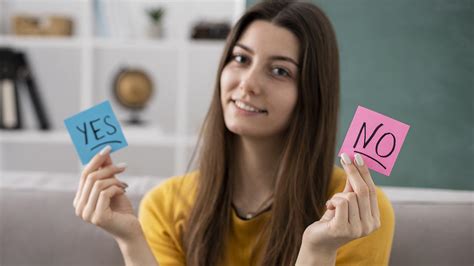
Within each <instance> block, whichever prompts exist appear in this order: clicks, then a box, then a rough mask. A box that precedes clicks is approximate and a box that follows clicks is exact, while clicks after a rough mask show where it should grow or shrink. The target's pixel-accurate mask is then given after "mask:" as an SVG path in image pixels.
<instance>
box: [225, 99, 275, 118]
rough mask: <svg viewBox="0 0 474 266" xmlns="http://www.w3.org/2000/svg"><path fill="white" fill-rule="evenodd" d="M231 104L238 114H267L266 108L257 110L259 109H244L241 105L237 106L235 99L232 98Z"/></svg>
mask: <svg viewBox="0 0 474 266" xmlns="http://www.w3.org/2000/svg"><path fill="white" fill-rule="evenodd" d="M232 106H233V107H234V108H235V111H236V112H237V113H238V114H242V115H263V114H268V112H267V111H266V110H259V111H251V110H246V109H243V108H241V107H239V106H238V105H237V103H236V101H235V100H232Z"/></svg>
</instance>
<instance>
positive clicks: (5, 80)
mask: <svg viewBox="0 0 474 266" xmlns="http://www.w3.org/2000/svg"><path fill="white" fill-rule="evenodd" d="M0 84H1V85H0V128H1V129H20V128H22V127H23V125H22V123H21V121H22V119H21V111H20V93H19V90H20V89H21V87H22V86H24V87H26V89H27V91H28V93H29V95H30V98H31V101H32V104H33V108H34V111H35V112H36V116H37V119H38V122H39V128H40V129H42V130H47V129H49V128H50V123H49V120H48V117H47V115H46V112H45V109H44V106H43V103H42V101H41V97H40V95H39V93H38V90H37V87H36V83H35V81H34V77H33V74H32V72H31V69H30V67H29V64H28V61H27V59H26V56H25V54H23V53H22V52H16V51H14V50H13V49H10V48H0Z"/></svg>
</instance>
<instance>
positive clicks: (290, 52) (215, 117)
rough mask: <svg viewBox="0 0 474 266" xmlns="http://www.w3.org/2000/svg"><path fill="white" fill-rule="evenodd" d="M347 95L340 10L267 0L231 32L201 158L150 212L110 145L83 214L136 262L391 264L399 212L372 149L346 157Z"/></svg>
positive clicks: (154, 194) (154, 193) (81, 204)
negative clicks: (341, 113)
mask: <svg viewBox="0 0 474 266" xmlns="http://www.w3.org/2000/svg"><path fill="white" fill-rule="evenodd" d="M338 105H339V55H338V49H337V42H336V37H335V34H334V31H333V28H332V26H331V24H330V22H329V20H328V18H327V17H326V15H325V14H324V13H323V12H322V11H321V10H320V9H319V8H317V7H316V6H314V5H312V4H309V3H299V2H275V3H261V4H258V5H256V6H254V7H252V8H251V9H249V10H248V11H247V12H246V13H245V14H244V15H243V16H242V17H241V19H240V20H239V21H238V22H237V23H236V25H235V26H234V28H233V29H232V31H231V33H230V34H229V36H228V39H227V44H226V46H225V48H224V51H223V54H222V58H221V61H220V64H219V68H218V71H217V79H216V85H215V90H214V95H213V97H212V101H211V106H210V109H209V112H208V113H207V116H206V119H205V121H204V124H203V127H202V130H201V135H200V138H199V139H200V142H199V145H198V146H199V147H200V148H199V156H198V157H197V158H198V169H197V170H196V171H193V172H189V173H187V174H185V175H183V176H177V177H173V178H170V179H168V180H167V181H165V182H164V183H163V184H161V185H160V186H158V187H156V188H154V189H152V190H151V191H150V192H149V193H147V195H146V196H145V197H144V198H143V200H142V202H141V205H140V209H139V218H137V217H135V216H134V214H133V213H134V212H133V209H132V207H131V204H130V202H129V200H128V198H127V197H126V196H125V194H124V190H123V187H124V185H123V184H122V183H121V182H120V181H119V180H117V178H116V177H115V176H114V175H115V174H118V173H121V172H123V171H124V169H125V167H124V165H114V164H113V163H112V161H111V159H110V156H109V152H110V147H106V148H105V149H104V150H103V151H102V152H101V153H99V154H98V155H96V156H95V157H94V158H93V159H92V160H91V162H90V163H89V164H88V165H87V166H86V167H85V168H84V170H83V172H82V176H81V180H80V183H79V188H78V191H77V194H76V197H75V199H74V207H75V209H76V214H77V215H78V216H80V217H81V218H82V219H84V220H85V221H87V222H90V223H92V224H95V225H97V226H99V227H101V228H103V229H105V230H106V231H108V232H110V233H111V234H112V236H113V237H114V238H115V239H116V241H117V243H118V245H119V247H120V249H121V251H122V253H123V256H124V259H125V262H126V264H127V265H156V263H157V262H159V264H160V265H185V264H188V265H292V264H295V263H296V264H298V265H334V264H351V265H386V264H388V260H389V256H390V249H391V245H392V238H393V231H394V215H393V210H392V207H391V204H390V202H389V201H388V199H387V198H386V196H385V195H384V194H383V192H382V191H381V190H380V189H379V188H377V187H376V186H375V185H374V182H373V180H372V178H371V176H370V172H369V170H368V169H367V167H366V165H365V164H364V161H363V158H362V157H361V156H360V155H356V156H355V160H354V161H353V160H352V159H351V158H349V156H347V155H346V154H343V155H342V156H341V157H342V159H341V165H342V167H343V169H341V168H339V167H337V166H334V157H335V153H334V152H335V148H336V147H335V142H336V126H337V117H338V109H339V106H338ZM157 163H159V162H157Z"/></svg>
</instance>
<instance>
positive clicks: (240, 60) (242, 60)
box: [233, 55, 247, 63]
mask: <svg viewBox="0 0 474 266" xmlns="http://www.w3.org/2000/svg"><path fill="white" fill-rule="evenodd" d="M233 58H234V60H235V61H237V62H238V63H245V62H247V61H246V60H247V57H245V56H243V55H234V56H233Z"/></svg>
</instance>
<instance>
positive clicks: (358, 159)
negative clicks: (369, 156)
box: [354, 153, 364, 166]
mask: <svg viewBox="0 0 474 266" xmlns="http://www.w3.org/2000/svg"><path fill="white" fill-rule="evenodd" d="M354 157H355V161H356V163H357V165H358V166H363V165H364V159H362V156H360V154H358V153H356V154H355V155H354Z"/></svg>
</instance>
